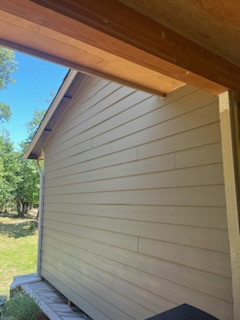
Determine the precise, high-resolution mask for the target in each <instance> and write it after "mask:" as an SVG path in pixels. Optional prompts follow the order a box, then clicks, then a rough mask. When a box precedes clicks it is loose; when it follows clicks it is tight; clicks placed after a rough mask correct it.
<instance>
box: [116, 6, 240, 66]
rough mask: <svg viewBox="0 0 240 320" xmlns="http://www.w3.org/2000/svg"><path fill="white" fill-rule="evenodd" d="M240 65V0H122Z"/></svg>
mask: <svg viewBox="0 0 240 320" xmlns="http://www.w3.org/2000/svg"><path fill="white" fill-rule="evenodd" d="M119 2H121V3H124V4H125V5H127V6H129V7H131V8H133V9H134V10H136V11H138V12H140V13H141V14H143V15H145V16H147V17H149V18H150V19H152V20H154V21H156V22H158V23H160V24H162V25H164V26H166V27H168V28H169V29H171V30H173V31H175V32H177V33H179V34H181V35H182V36H184V37H185V38H187V39H189V40H192V41H193V42H195V43H197V44H199V45H201V46H202V47H204V48H206V49H208V50H211V51H212V52H214V53H216V54H218V55H220V56H222V57H223V58H225V59H226V60H228V61H230V62H232V63H234V64H236V65H238V66H240V1H239V0H228V1H226V0H210V1H206V0H177V1H176V0H167V1H166V0H119Z"/></svg>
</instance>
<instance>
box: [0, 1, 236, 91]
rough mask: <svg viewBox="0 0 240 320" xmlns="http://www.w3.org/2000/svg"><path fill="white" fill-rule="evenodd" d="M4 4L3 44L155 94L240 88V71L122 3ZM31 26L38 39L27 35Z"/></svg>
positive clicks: (54, 2) (33, 35) (30, 2)
mask: <svg viewBox="0 0 240 320" xmlns="http://www.w3.org/2000/svg"><path fill="white" fill-rule="evenodd" d="M36 3H37V4H36ZM0 4H1V5H0V9H1V10H2V11H3V14H2V16H4V15H6V14H9V13H10V14H11V15H12V19H7V20H6V19H5V20H4V22H3V23H2V25H1V30H2V39H3V40H5V41H8V42H9V45H11V44H10V43H12V44H13V45H14V43H15V47H17V46H19V49H22V50H26V51H27V50H29V51H31V48H33V49H34V50H35V54H36V53H37V52H39V54H40V55H41V54H42V55H44V54H45V56H47V55H48V56H49V58H53V59H54V57H56V60H58V61H60V62H62V63H65V64H68V65H71V66H72V67H74V66H75V67H76V68H78V69H79V70H82V71H85V72H90V73H93V74H95V75H102V76H103V75H104V76H106V77H110V79H115V80H117V79H118V80H119V81H122V82H123V83H125V84H132V85H133V86H134V85H135V86H138V87H139V88H141V89H143V88H144V87H145V88H147V89H149V90H152V91H153V92H154V91H155V92H156V91H159V89H162V90H160V91H161V92H163V93H167V92H170V91H171V90H173V89H175V88H177V87H179V86H181V85H182V84H183V82H185V83H189V84H192V85H195V86H198V87H200V88H205V89H206V90H209V91H210V92H212V93H215V94H217V93H220V92H223V91H224V90H226V88H233V89H236V88H238V83H239V73H240V72H239V67H238V66H236V65H234V64H232V63H230V62H228V61H227V60H225V59H223V58H222V57H220V56H218V55H217V54H214V53H212V52H211V51H209V50H206V49H204V48H202V47H201V46H199V45H197V44H195V43H194V42H192V41H189V40H187V39H186V38H183V37H182V36H180V35H179V34H178V33H175V32H173V31H171V30H170V29H168V28H166V27H164V26H162V25H160V24H159V23H156V22H155V21H153V20H151V19H149V18H147V17H145V16H144V15H142V14H140V13H138V12H137V11H135V10H132V9H130V8H128V7H127V6H125V5H123V4H121V3H119V2H118V1H111V2H109V1H104V2H101V4H100V3H99V2H98V1H94V0H92V1H88V2H87V3H86V2H85V1H64V0H62V1H35V3H33V2H32V1H25V5H24V8H23V7H22V6H21V1H20V0H13V1H11V2H4V1H2V2H1V3H0ZM43 5H45V6H46V7H43ZM49 8H50V9H51V10H49ZM33 12H34V14H33ZM14 20H15V21H17V22H19V21H21V22H20V25H17V26H16V25H14V23H13V22H12V21H14ZM9 21H11V23H9ZM31 23H32V24H33V27H32V28H33V30H34V33H33V34H32V30H31V29H30V31H29V28H28V30H26V29H27V28H26V27H28V26H29V24H31ZM22 27H24V28H22ZM77 30H81V32H78V31H77ZM22 34H24V36H21V35H22ZM42 40H45V41H44V43H43V42H42ZM21 46H22V47H21ZM60 47H61V50H59V49H60ZM143 73H145V76H144V77H142V75H143ZM153 77H154V78H155V80H156V81H154V80H153ZM141 79H142V80H141Z"/></svg>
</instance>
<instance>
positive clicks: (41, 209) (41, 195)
mask: <svg viewBox="0 0 240 320" xmlns="http://www.w3.org/2000/svg"><path fill="white" fill-rule="evenodd" d="M37 168H38V172H39V176H40V192H39V215H38V252H37V275H38V276H40V275H41V258H42V231H43V212H44V184H45V173H44V171H42V170H41V168H40V165H39V162H38V161H37Z"/></svg>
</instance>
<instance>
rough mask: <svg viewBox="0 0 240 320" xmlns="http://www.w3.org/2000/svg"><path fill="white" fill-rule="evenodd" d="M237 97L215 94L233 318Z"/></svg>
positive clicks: (238, 297)
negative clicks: (217, 107) (218, 121)
mask: <svg viewBox="0 0 240 320" xmlns="http://www.w3.org/2000/svg"><path fill="white" fill-rule="evenodd" d="M239 101H240V100H239V94H238V93H236V92H232V91H227V92H224V93H222V94H220V95H219V111H220V123H221V137H222V153H223V171H224V183H225V197H226V208H227V222H228V234H229V242H230V255H231V268H232V287H233V305H234V320H240V233H239V178H240V174H239V156H240V145H239V112H240V111H239Z"/></svg>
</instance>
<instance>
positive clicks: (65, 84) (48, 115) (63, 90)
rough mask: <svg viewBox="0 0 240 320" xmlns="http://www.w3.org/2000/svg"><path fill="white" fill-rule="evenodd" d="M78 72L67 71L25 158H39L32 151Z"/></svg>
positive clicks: (26, 151)
mask: <svg viewBox="0 0 240 320" xmlns="http://www.w3.org/2000/svg"><path fill="white" fill-rule="evenodd" d="M78 73H79V72H78V71H76V70H70V71H69V72H68V73H67V75H66V76H65V79H64V80H63V82H62V84H61V86H60V88H59V90H58V93H57V94H56V96H55V97H54V99H53V101H52V103H51V104H50V106H49V108H48V110H47V112H46V114H45V116H44V118H43V120H42V121H41V123H40V125H39V127H38V129H37V131H36V133H35V135H34V137H33V139H32V141H31V142H30V144H29V146H28V147H27V149H26V150H25V152H24V155H23V158H24V159H37V157H36V156H33V155H32V151H33V149H34V147H35V146H36V144H37V143H38V141H39V139H40V137H41V136H42V134H43V133H44V130H45V129H46V127H47V125H48V123H49V121H50V120H51V118H52V116H53V114H54V112H55V111H56V109H57V107H58V106H59V104H60V103H61V101H62V100H63V99H64V96H65V94H66V93H67V91H68V89H69V87H70V86H71V84H72V82H73V80H74V79H75V77H76V76H77V74H78ZM31 155H32V157H31Z"/></svg>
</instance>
